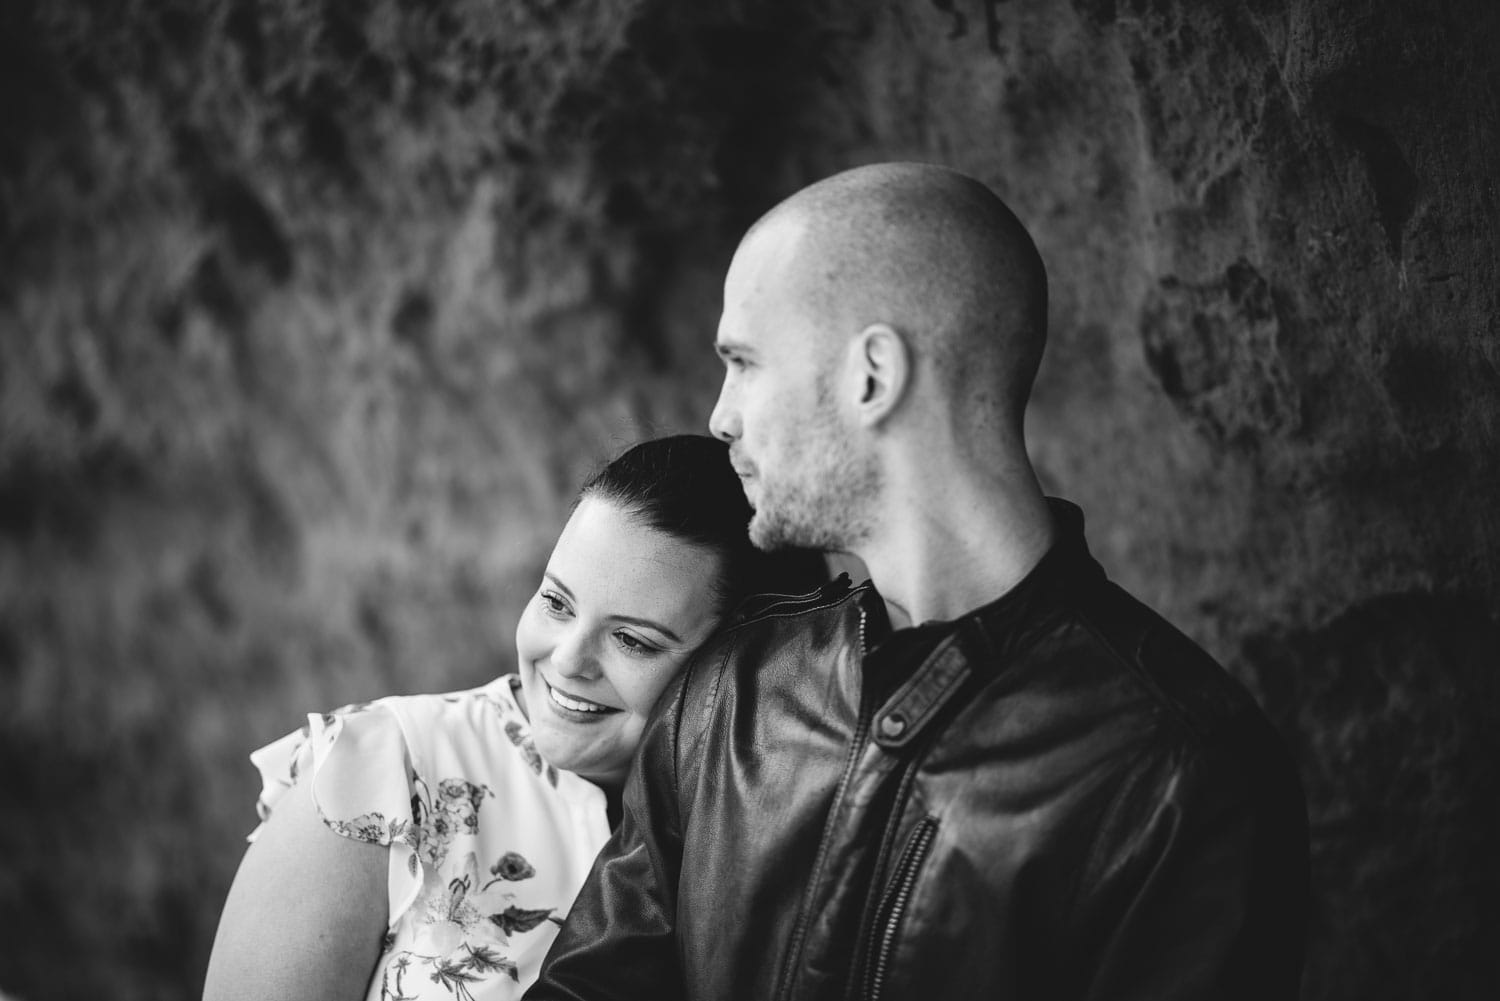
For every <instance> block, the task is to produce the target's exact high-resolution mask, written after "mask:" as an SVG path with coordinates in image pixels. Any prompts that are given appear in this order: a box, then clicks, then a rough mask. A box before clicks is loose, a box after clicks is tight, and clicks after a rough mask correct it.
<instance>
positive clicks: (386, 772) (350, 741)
mask: <svg viewBox="0 0 1500 1001" xmlns="http://www.w3.org/2000/svg"><path fill="white" fill-rule="evenodd" d="M250 761H251V763H252V764H254V765H255V767H256V769H257V770H258V771H259V772H260V777H261V793H260V797H259V799H258V800H257V801H256V804H255V807H256V811H257V812H258V813H259V814H260V818H261V823H262V826H264V823H265V821H266V820H267V819H268V818H269V817H270V816H271V812H272V811H273V810H274V809H275V808H276V804H277V803H278V802H280V800H281V798H282V797H283V796H285V795H286V792H287V790H288V789H290V788H291V787H292V785H293V784H294V783H295V782H297V781H299V779H300V780H302V781H311V783H312V798H313V804H314V806H315V807H316V808H317V810H318V815H319V816H320V817H322V818H323V823H324V824H326V825H327V826H328V829H329V830H331V831H333V832H334V833H335V834H339V835H342V836H343V837H346V838H350V839H352V840H355V841H364V842H367V843H369V844H374V845H383V846H386V847H389V848H390V850H391V858H390V873H389V876H388V878H387V881H386V883H387V893H388V901H387V903H388V913H389V917H388V919H387V920H388V925H389V927H392V928H393V927H395V925H396V922H397V920H398V919H399V918H400V917H401V915H402V914H404V913H405V912H406V910H407V909H408V908H409V907H410V906H411V904H412V901H413V900H415V899H416V896H417V893H418V891H419V890H420V889H421V886H422V860H421V859H420V857H419V855H418V852H417V848H418V845H419V843H420V838H421V831H420V827H419V821H418V819H417V818H415V817H413V815H412V810H413V806H412V804H413V802H414V792H415V790H414V784H415V782H416V781H417V779H416V773H415V771H414V770H413V767H412V761H411V751H410V748H409V746H408V744H407V740H406V736H405V734H404V732H403V731H402V727H401V724H400V721H399V720H398V718H397V717H396V715H395V714H394V713H393V712H391V711H390V710H389V709H388V708H386V707H384V706H382V705H380V704H379V703H373V704H371V703H366V704H361V705H355V706H349V707H346V708H344V709H340V710H337V711H336V712H331V713H323V714H320V715H319V714H309V715H308V717H307V725H306V726H304V727H303V728H302V729H301V730H299V731H296V732H294V733H289V734H287V735H286V736H285V737H282V738H281V739H280V740H277V741H275V742H273V743H270V744H267V745H266V746H265V747H262V748H260V749H259V750H257V751H255V752H253V753H252V754H251V755H250ZM259 833H260V827H257V828H256V829H255V830H254V831H252V832H251V833H250V836H249V839H248V840H250V841H254V840H255V837H256V835H258V834H259Z"/></svg>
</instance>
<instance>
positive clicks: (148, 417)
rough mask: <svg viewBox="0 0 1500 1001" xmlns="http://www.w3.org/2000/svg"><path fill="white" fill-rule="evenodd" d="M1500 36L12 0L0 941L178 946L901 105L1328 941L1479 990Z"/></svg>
mask: <svg viewBox="0 0 1500 1001" xmlns="http://www.w3.org/2000/svg"><path fill="white" fill-rule="evenodd" d="M435 8H436V9H435ZM1497 47H1500V8H1496V7H1495V5H1494V4H1493V3H1489V2H1486V0H1469V2H1462V0H1457V2H1451V3H1447V4H1442V5H1432V4H1424V3H1418V2H1416V0H1405V2H1395V3H1385V4H1378V5H1374V4H1368V3H1357V2H1354V0H1302V2H1275V0H1254V2H1249V3H1245V4H1192V3H1186V2H1181V0H1178V2H1172V0H1155V2H1145V0H1142V2H1127V0H1117V2H1112V0H1074V2H1073V3H1072V4H1063V3H1060V2H1057V3H1053V2H1043V0H936V2H916V0H909V2H903V0H897V2H893V3H888V4H881V5H874V4H864V3H856V2H854V0H820V2H817V3H804V2H793V0H779V2H772V0H760V2H751V0H738V2H736V0H702V2H697V3H693V4H681V3H672V2H668V0H636V2H633V3H604V2H602V0H601V2H588V0H571V2H564V0H552V2H545V0H526V2H519V0H518V2H511V3H496V2H489V0H468V2H459V0H452V2H448V3H444V4H440V5H432V4H425V3H417V2H415V0H404V2H403V0H363V2H334V0H289V2H285V3H270V2H256V0H219V2H213V0H199V2H196V3H188V2H185V0H183V2H171V0H122V2H119V3H115V4H107V5H106V4H94V3H89V2H87V0H47V2H42V0H15V2H12V3H10V4H8V5H7V6H6V7H5V8H4V10H3V12H0V77H3V86H0V420H3V438H0V551H3V561H0V769H3V772H4V774H5V775H6V777H7V783H6V786H7V793H6V795H5V796H4V797H0V810H3V811H4V817H3V820H0V854H3V856H4V857H5V858H7V859H8V860H10V862H9V863H8V864H7V865H5V866H3V867H0V927H4V928H6V929H7V935H8V938H7V942H6V948H5V949H3V950H0V991H6V992H12V993H16V994H19V995H20V996H22V997H26V998H43V997H47V998H72V997H86V996H87V997H95V996H99V995H101V994H104V995H106V996H111V997H116V998H122V999H131V998H147V997H150V998H153V999H155V998H163V997H167V998H174V997H184V998H185V997H193V996H196V990H197V985H198V982H199V978H200V977H201V970H202V965H203V962H204V960H205V958H206V954H207V947H208V944H209V942H210V940H211V936H212V932H213V926H214V921H215V917H216V913H217V908H218V905H219V903H220V901H221V899H222V894H223V891H224V889H225V888H226V887H227V883H228V880H229V877H230V875H231V874H232V872H233V867H234V865H235V862H236V860H237V858H238V856H239V853H240V843H239V840H238V839H239V837H240V835H242V834H243V832H244V831H245V829H246V828H247V826H248V825H249V824H250V822H251V820H252V813H251V809H250V803H251V800H252V798H253V794H254V786H253V781H252V776H251V775H250V774H249V769H248V767H247V765H246V763H245V762H244V754H245V753H246V751H247V750H248V749H249V748H250V747H252V746H254V745H255V744H257V743H258V742H262V741H265V740H267V739H270V738H272V737H274V736H277V735H279V734H280V733H282V732H284V731H285V730H287V729H289V728H291V727H292V726H295V725H296V722H297V715H298V714H299V713H301V712H307V711H313V710H317V709H321V708H324V707H327V706H330V705H334V704H338V703H340V702H345V701H350V700H353V699H357V698H363V697H367V696H371V695H376V694H381V693H385V692H391V691H411V690H420V689H441V688H445V687H454V686H459V685H467V684H472V683H476V682H478V681H480V680H483V679H485V678H487V677H489V676H490V675H491V674H493V673H494V672H495V671H496V670H498V669H501V668H504V667H505V666H506V665H508V664H509V663H510V661H511V659H512V654H511V653H510V649H509V643H510V639H509V637H510V630H511V626H512V624H513V621H514V616H515V614H516V613H517V611H518V610H519V606H520V605H521V603H522V601H523V600H524V598H525V596H526V594H527V593H528V591H529V588H530V586H531V582H532V578H533V576H534V574H535V572H536V570H537V568H538V567H539V565H540V563H541V561H542V560H543V558H544V557H545V553H546V551H547V548H548V546H549V545H550V541H551V536H552V533H553V532H554V531H555V529H556V527H557V525H558V524H559V521H560V516H561V513H562V510H563V505H564V504H565V502H566V497H567V494H568V490H569V488H570V486H571V485H572V484H573V483H574V482H576V481H577V479H578V478H579V477H580V475H581V474H582V472H583V471H584V470H586V469H587V468H589V467H590V466H591V465H593V464H594V463H595V462H596V461H597V459H598V458H599V457H601V456H603V455H605V454H607V453H609V452H611V451H613V450H615V449H616V448H617V447H618V446H620V445H622V444H624V443H626V442H628V441H630V440H633V439H635V438H637V437H640V436H642V435H644V434H647V433H651V432H656V431H664V430H673V429H692V428H696V427H699V426H700V425H701V423H702V421H703V420H704V419H705V417H706V414H707V411H708V406H709V404H710V403H711V400H712V396H713V392H714V387H715V384H716V383H715V380H716V374H717V373H716V363H715V362H714V360H713V358H712V356H711V353H710V352H709V351H708V348H707V344H708V341H709V338H710V336H711V330H712V325H713V323H714V319H715V316H716V310H717V302H716V297H717V285H718V282H719V280H720V279H721V277H722V271H723V268H724V265H725V263H726V262H727V258H728V254H729V253H730V251H731V250H732V248H733V245H734V242H735V240H736V238H737V235H738V233H739V232H740V231H741V230H742V229H743V227H744V226H745V225H746V224H747V223H748V222H749V221H750V220H751V219H753V218H754V216H756V215H757V214H758V213H759V212H760V211H762V210H763V209H764V208H766V207H768V206H769V205H770V204H771V203H772V202H774V201H775V200H776V199H777V198H779V197H781V196H783V195H785V194H786V193H788V192H789V191H791V190H793V189H795V188H796V187H798V186H800V185H801V184H803V183H805V182H807V181H808V180H811V179H813V178H815V177H817V176H821V175H823V174H825V173H828V172H831V171H833V170H836V169H839V168H842V167H845V166H850V165H853V164H855V163H860V162H865V161H869V160H874V159H890V158H903V157H904V158H919V159H932V160H939V161H942V162H945V163H948V164H951V165H953V166H956V167H959V168H961V169H964V170H967V171H969V172H971V173H973V174H975V175H977V176H979V177H981V178H983V179H985V180H986V181H988V182H990V183H991V184H993V185H994V186H995V187H996V189H997V190H999V191H1000V192H1002V193H1003V194H1004V195H1005V196H1006V197H1007V198H1008V199H1009V200H1010V201H1011V202H1012V204H1013V205H1014V206H1015V208H1016V209H1017V211H1018V212H1019V214H1020V215H1021V216H1022V217H1023V218H1024V219H1026V220H1027V221H1028V222H1029V224H1030V225H1031V227H1032V229H1033V231H1034V232H1035V234H1036V236H1037V239H1038V241H1039V243H1040V245H1041V248H1042V251H1043V254H1044V256H1045V257H1046V259H1047V261H1048V264H1049V267H1050V269H1051V273H1052V275H1053V302H1054V305H1053V330H1054V334H1053V340H1052V344H1051V346H1050V348H1049V355H1048V358H1047V361H1046V363H1045V366H1044V370H1043V375H1042V379H1041V384H1040V386H1039V387H1038V392H1037V398H1036V400H1035V402H1034V405H1033V408H1032V412H1031V428H1032V433H1033V438H1034V449H1035V454H1036V458H1037V461H1038V463H1039V465H1040V466H1041V468H1042V469H1043V470H1044V475H1045V478H1046V480H1047V482H1048V485H1049V486H1050V487H1052V488H1053V489H1055V490H1057V491H1059V492H1062V493H1066V494H1068V495H1070V496H1072V497H1074V498H1076V499H1078V500H1079V501H1080V502H1081V503H1083V505H1084V507H1085V509H1086V510H1087V511H1088V512H1089V514H1090V525H1091V535H1092V537H1093V540H1094V544H1095V547H1096V549H1097V550H1098V551H1099V554H1100V556H1101V558H1102V559H1103V560H1104V561H1105V563H1106V565H1107V566H1108V567H1109V568H1110V569H1111V571H1112V572H1113V573H1114V574H1115V575H1116V576H1117V577H1119V578H1120V579H1122V580H1123V581H1124V582H1125V583H1126V584H1127V585H1128V586H1130V587H1132V588H1134V589H1135V590H1137V591H1138V592H1139V593H1141V594H1142V596H1143V597H1145V598H1147V599H1148V600H1150V601H1152V602H1153V603H1154V604H1156V605H1157V606H1158V607H1160V608H1161V609H1162V610H1163V611H1165V612H1166V613H1168V614H1169V615H1170V616H1171V617H1173V618H1174V619H1175V620H1177V621H1178V622H1179V623H1180V624H1181V625H1182V626H1183V627H1184V628H1186V629H1187V630H1188V631H1189V632H1191V633H1192V634H1194V635H1195V636H1197V637H1198V638H1199V639H1200V640H1201V641H1203V642H1204V643H1205V644H1206V645H1207V646H1208V647H1209V648H1210V649H1211V650H1213V651H1214V652H1215V653H1217V654H1218V655H1220V656H1221V657H1222V658H1223V659H1224V660H1225V661H1226V662H1227V663H1229V664H1230V665H1231V666H1232V667H1233V668H1234V669H1235V670H1236V671H1237V672H1238V673H1239V674H1240V675H1241V676H1242V677H1244V678H1245V679H1246V680H1247V681H1248V682H1249V683H1250V684H1251V685H1252V686H1253V687H1254V688H1255V689H1256V691H1257V693H1258V694H1259V695H1260V696H1261V698H1262V699H1263V701H1264V702H1265V704H1266V705H1267V707H1268V708H1269V709H1270V710H1271V712H1272V713H1273V715H1274V716H1275V718H1276V719H1277V721H1278V722H1279V723H1280V724H1281V725H1282V727H1283V728H1284V730H1285V732H1286V734H1287V736H1288V739H1289V740H1290V741H1292V742H1293V744H1294V746H1296V748H1297V749H1298V751H1299V754H1300V755H1301V759H1302V761H1303V766H1304V770H1305V776H1306V781H1307V785H1308V792H1309V798H1310V808H1311V814H1312V819H1313V823H1314V837H1315V846H1314V847H1315V852H1316V855H1317V861H1318V873H1317V889H1318V896H1317V900H1316V902H1315V914H1314V930H1315V941H1314V954H1313V956H1312V958H1311V961H1310V967H1309V975H1308V982H1307V988H1306V991H1305V995H1306V997H1308V998H1310V999H1325V998H1327V999H1333V998H1382V997H1390V998H1415V997H1423V998H1425V997H1428V996H1443V997H1451V998H1466V997H1476V998H1477V997H1490V996H1493V994H1494V991H1495V989H1496V986H1497V984H1500V970H1497V968H1496V967H1497V960H1496V955H1495V952H1494V950H1493V949H1491V948H1486V943H1489V942H1493V940H1494V937H1495V934H1496V932H1497V931H1500V922H1497V918H1496V904H1495V903H1494V901H1495V900H1496V899H1497V896H1496V894H1497V890H1500V887H1497V883H1500V864H1497V863H1496V862H1495V861H1494V852H1493V846H1494V845H1495V844H1497V843H1500V829H1497V828H1500V825H1497V824H1496V822H1495V821H1494V820H1493V819H1492V817H1491V814H1492V813H1493V811H1492V810H1490V809H1487V805H1488V804H1490V803H1493V802H1494V801H1495V799H1496V793H1497V789H1496V785H1497V781H1496V778H1495V775H1496V772H1495V769H1494V765H1493V763H1494V761H1495V760H1496V751H1497V747H1496V737H1495V734H1496V733H1497V732H1500V731H1497V723H1500V719H1497V716H1500V693H1497V690H1496V687H1497V682H1496V671H1497V669H1500V637H1497V625H1496V622H1497V618H1500V513H1497V512H1500V505H1497V504H1496V500H1495V499H1496V496H1497V493H1500V302H1497V298H1500V291H1497V289H1500V285H1497V283H1496V281H1495V275H1496V273H1497V265H1500V190H1497V188H1500V180H1497V177H1500V175H1497V173H1496V170H1495V164H1496V163H1497V162H1500V67H1497V64H1496V62H1495V59H1494V52H1496V51H1497V50H1500V49H1497Z"/></svg>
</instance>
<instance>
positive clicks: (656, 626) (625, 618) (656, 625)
mask: <svg viewBox="0 0 1500 1001" xmlns="http://www.w3.org/2000/svg"><path fill="white" fill-rule="evenodd" d="M542 576H543V577H546V578H547V579H548V580H550V581H551V582H552V585H553V586H554V587H556V588H557V589H558V590H559V591H561V592H562V593H563V594H564V595H566V596H567V599H568V600H569V601H571V602H573V603H574V604H577V603H578V599H577V598H575V597H574V596H573V592H572V591H570V590H568V585H566V584H564V583H563V582H562V581H560V580H558V579H557V575H556V574H554V573H553V572H552V571H550V570H547V571H544V572H543V574H542ZM611 618H613V619H614V620H615V621H616V622H625V623H629V624H630V625H632V626H641V627H642V628H645V629H651V630H654V631H655V632H658V633H661V634H662V635H663V636H665V637H666V638H667V639H669V640H671V641H672V642H673V643H677V644H681V643H682V637H681V636H678V635H677V634H676V633H674V632H672V630H670V629H668V628H667V627H666V626H664V625H662V624H661V623H660V622H652V621H651V620H650V619H640V618H636V617H635V616H633V615H615V616H611Z"/></svg>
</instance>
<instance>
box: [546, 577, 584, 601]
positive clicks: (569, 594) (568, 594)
mask: <svg viewBox="0 0 1500 1001" xmlns="http://www.w3.org/2000/svg"><path fill="white" fill-rule="evenodd" d="M542 576H543V577H545V578H547V579H548V580H550V581H551V582H552V586H553V587H555V588H557V589H558V590H559V591H561V592H562V593H563V594H564V595H565V596H566V597H567V599H568V600H569V601H571V602H574V603H575V604H576V603H577V602H578V599H577V598H575V597H573V592H572V591H571V590H569V589H568V585H566V584H564V583H563V582H562V581H560V580H558V579H557V575H556V574H555V573H553V572H552V571H551V570H544V571H542Z"/></svg>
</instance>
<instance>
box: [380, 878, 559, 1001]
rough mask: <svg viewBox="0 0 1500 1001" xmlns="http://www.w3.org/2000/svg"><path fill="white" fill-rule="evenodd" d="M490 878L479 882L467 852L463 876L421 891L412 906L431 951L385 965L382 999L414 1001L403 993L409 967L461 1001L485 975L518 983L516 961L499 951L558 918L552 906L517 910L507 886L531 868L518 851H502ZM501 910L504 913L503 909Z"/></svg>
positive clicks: (469, 1000)
mask: <svg viewBox="0 0 1500 1001" xmlns="http://www.w3.org/2000/svg"><path fill="white" fill-rule="evenodd" d="M489 874H490V876H491V877H492V878H491V879H489V880H488V881H486V882H483V883H481V882H480V874H479V864H478V859H477V858H476V857H475V855H474V853H473V852H470V853H469V854H468V856H467V858H465V860H464V866H463V875H461V876H456V877H454V878H453V879H451V880H449V881H448V884H447V886H446V888H444V889H443V890H442V891H441V892H437V893H427V892H424V893H423V895H422V896H421V897H419V898H418V900H417V903H416V904H415V905H414V906H413V912H414V914H415V917H416V921H417V923H418V924H419V925H423V926H425V927H424V928H423V929H422V930H423V935H422V940H423V941H424V942H425V943H426V944H427V945H428V948H429V950H430V951H427V952H417V951H415V950H412V949H407V950H403V951H401V952H399V953H396V954H394V955H392V956H391V957H390V958H389V959H388V960H385V961H384V965H385V974H384V977H383V979H382V981H381V987H380V991H381V993H380V997H381V1001H387V999H389V1001H415V999H416V995H411V994H407V993H406V989H407V986H408V985H407V983H406V979H405V978H406V976H407V974H408V973H410V972H411V971H412V969H413V967H417V968H424V967H425V970H420V972H421V973H422V974H423V975H425V976H427V977H428V979H429V980H431V981H432V982H433V983H435V984H438V985H439V986H441V987H443V988H444V989H446V990H447V991H448V992H449V993H450V994H452V995H453V996H454V997H455V998H458V999H460V1001H474V996H473V993H472V992H471V987H472V986H473V985H475V984H478V983H481V982H482V981H483V980H484V979H485V978H486V977H489V976H496V975H503V976H507V977H509V978H510V979H511V980H512V981H519V979H520V974H519V969H518V967H517V965H516V963H515V962H514V961H513V960H512V959H510V958H509V957H508V956H506V955H504V954H503V953H502V952H501V951H498V950H501V949H504V947H505V946H506V945H508V944H509V942H510V939H511V936H513V935H519V934H523V933H525V932H529V931H531V930H532V929H534V928H536V927H537V926H539V925H540V924H541V923H542V922H544V921H552V922H554V923H556V924H558V925H561V924H562V919H561V918H560V917H557V916H556V915H555V914H554V913H553V911H552V910H551V909H550V908H547V909H539V908H526V907H518V906H516V905H515V904H514V903H512V902H511V901H513V900H514V899H515V893H514V892H513V891H511V890H508V889H506V884H507V883H517V882H520V881H523V880H527V879H530V878H531V877H532V876H534V875H535V874H536V869H535V867H533V866H532V864H531V863H530V862H528V861H526V859H525V857H524V856H522V855H521V854H520V853H519V852H506V853H505V854H504V855H502V856H501V857H500V859H499V860H498V861H497V862H495V864H494V865H492V866H490V867H489ZM502 908H503V909H502Z"/></svg>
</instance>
